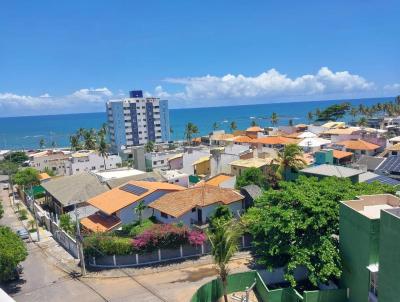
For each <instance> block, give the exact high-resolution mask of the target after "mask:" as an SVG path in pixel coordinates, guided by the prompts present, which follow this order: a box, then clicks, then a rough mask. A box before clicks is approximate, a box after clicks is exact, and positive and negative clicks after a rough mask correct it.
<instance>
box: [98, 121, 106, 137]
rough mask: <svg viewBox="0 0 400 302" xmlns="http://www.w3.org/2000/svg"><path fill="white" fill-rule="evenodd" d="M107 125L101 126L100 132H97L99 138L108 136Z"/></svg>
mask: <svg viewBox="0 0 400 302" xmlns="http://www.w3.org/2000/svg"><path fill="white" fill-rule="evenodd" d="M107 129H108V128H107V124H106V123H103V125H101V128H100V130H99V131H98V132H97V135H98V136H99V137H105V136H106V135H107Z"/></svg>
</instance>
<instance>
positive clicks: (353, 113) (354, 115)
mask: <svg viewBox="0 0 400 302" xmlns="http://www.w3.org/2000/svg"><path fill="white" fill-rule="evenodd" d="M350 115H351V116H352V117H353V121H354V119H355V118H356V116H357V115H358V109H357V108H356V107H351V109H350Z"/></svg>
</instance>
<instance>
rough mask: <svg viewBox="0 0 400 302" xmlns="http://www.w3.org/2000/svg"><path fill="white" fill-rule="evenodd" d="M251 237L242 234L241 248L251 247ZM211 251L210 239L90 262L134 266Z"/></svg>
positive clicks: (111, 266)
mask: <svg viewBox="0 0 400 302" xmlns="http://www.w3.org/2000/svg"><path fill="white" fill-rule="evenodd" d="M250 243H251V238H250V236H249V235H245V236H242V239H241V240H240V244H239V246H240V248H241V249H246V248H249V247H250ZM210 252H211V246H210V244H209V242H208V241H206V242H205V243H204V244H202V245H198V246H193V245H189V244H186V245H180V246H179V248H175V249H157V250H154V251H152V252H146V253H137V254H132V255H108V256H100V257H90V258H89V259H88V264H89V265H90V266H92V267H98V268H113V267H134V266H140V265H146V264H157V263H162V262H166V261H173V260H183V259H186V258H191V257H200V256H203V255H207V254H209V253H210Z"/></svg>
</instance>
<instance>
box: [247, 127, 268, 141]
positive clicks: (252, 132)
mask: <svg viewBox="0 0 400 302" xmlns="http://www.w3.org/2000/svg"><path fill="white" fill-rule="evenodd" d="M259 132H264V129H263V128H261V127H258V126H253V127H249V128H247V129H246V135H247V136H248V137H251V138H257V137H258V133H259Z"/></svg>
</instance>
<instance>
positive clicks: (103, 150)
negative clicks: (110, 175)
mask: <svg viewBox="0 0 400 302" xmlns="http://www.w3.org/2000/svg"><path fill="white" fill-rule="evenodd" d="M97 151H98V152H99V155H100V156H101V157H102V158H103V162H104V169H105V170H107V164H106V158H108V145H107V143H106V140H105V138H104V136H100V141H99V145H98V146H97Z"/></svg>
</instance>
